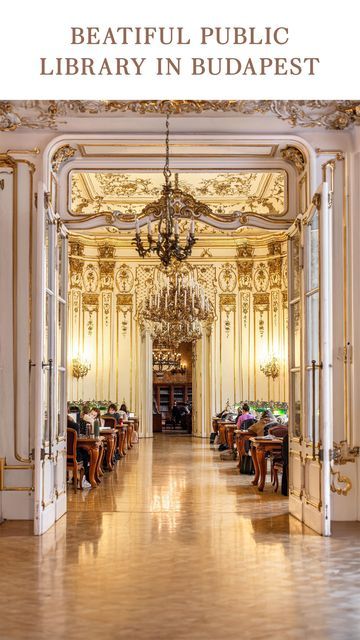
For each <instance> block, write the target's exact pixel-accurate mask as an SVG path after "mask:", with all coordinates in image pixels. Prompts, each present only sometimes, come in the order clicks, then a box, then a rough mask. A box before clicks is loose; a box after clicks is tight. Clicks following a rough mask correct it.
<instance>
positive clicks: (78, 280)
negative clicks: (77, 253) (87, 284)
mask: <svg viewBox="0 0 360 640" xmlns="http://www.w3.org/2000/svg"><path fill="white" fill-rule="evenodd" d="M83 269H84V263H83V261H82V260H81V259H80V260H79V259H78V258H74V257H72V256H70V258H69V275H70V288H71V289H81V288H82V284H83V277H82V274H83Z"/></svg>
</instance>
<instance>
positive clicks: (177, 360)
mask: <svg viewBox="0 0 360 640" xmlns="http://www.w3.org/2000/svg"><path fill="white" fill-rule="evenodd" d="M180 367H181V353H180V352H179V351H176V347H175V346H174V347H171V346H169V347H161V346H157V345H156V344H155V346H154V347H153V369H154V371H156V372H162V371H171V370H174V369H179V368H180Z"/></svg>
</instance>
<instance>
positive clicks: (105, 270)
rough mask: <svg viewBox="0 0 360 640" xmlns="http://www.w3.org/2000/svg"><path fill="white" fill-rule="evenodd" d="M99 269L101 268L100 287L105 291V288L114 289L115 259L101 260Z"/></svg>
mask: <svg viewBox="0 0 360 640" xmlns="http://www.w3.org/2000/svg"><path fill="white" fill-rule="evenodd" d="M99 269H100V288H101V290H102V291H103V290H104V289H111V290H112V289H113V288H114V270H115V262H114V261H112V260H111V261H109V260H108V261H106V262H102V261H99Z"/></svg>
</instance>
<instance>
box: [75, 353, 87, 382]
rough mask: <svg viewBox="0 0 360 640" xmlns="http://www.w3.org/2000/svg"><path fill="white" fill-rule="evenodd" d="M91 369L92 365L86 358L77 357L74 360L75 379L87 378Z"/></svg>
mask: <svg viewBox="0 0 360 640" xmlns="http://www.w3.org/2000/svg"><path fill="white" fill-rule="evenodd" d="M90 369H91V363H90V362H89V361H88V360H86V359H85V358H80V356H76V358H73V360H72V373H73V376H74V378H77V379H79V378H85V376H87V374H88V373H89V371H90Z"/></svg>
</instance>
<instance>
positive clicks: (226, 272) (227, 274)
mask: <svg viewBox="0 0 360 640" xmlns="http://www.w3.org/2000/svg"><path fill="white" fill-rule="evenodd" d="M218 282H219V287H220V289H221V291H224V292H232V291H234V290H235V287H236V271H235V267H234V266H233V265H232V264H230V263H229V262H227V263H226V264H224V265H222V268H221V270H220V273H219V278H218Z"/></svg>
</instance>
